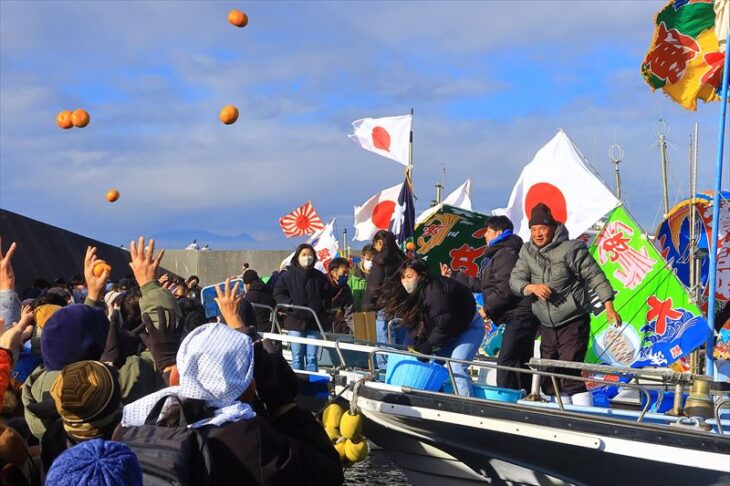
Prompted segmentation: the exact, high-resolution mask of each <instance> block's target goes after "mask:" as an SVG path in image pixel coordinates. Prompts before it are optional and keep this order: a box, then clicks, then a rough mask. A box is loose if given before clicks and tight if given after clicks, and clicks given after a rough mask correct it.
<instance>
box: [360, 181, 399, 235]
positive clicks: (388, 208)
mask: <svg viewBox="0 0 730 486" xmlns="http://www.w3.org/2000/svg"><path fill="white" fill-rule="evenodd" d="M402 187H403V184H398V185H396V186H393V187H389V188H387V189H383V190H382V191H380V192H379V193H377V194H375V195H374V196H373V197H371V198H370V199H368V200H367V201H365V204H363V205H362V206H355V238H353V239H354V240H355V241H370V240H371V239H372V237H373V236H375V233H377V232H378V231H380V230H387V229H389V228H390V223H391V220H392V219H393V216H394V215H395V214H396V209H398V208H397V207H398V196H400V194H401V189H402ZM403 212H404V211H398V213H399V214H403Z"/></svg>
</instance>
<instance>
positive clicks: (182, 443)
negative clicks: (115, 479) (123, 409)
mask: <svg viewBox="0 0 730 486" xmlns="http://www.w3.org/2000/svg"><path fill="white" fill-rule="evenodd" d="M168 398H170V399H172V400H173V401H176V402H177V403H178V406H179V414H178V426H177V427H165V426H161V425H157V424H156V421H157V418H158V417H159V415H160V412H161V411H162V408H163V406H164V404H165V402H166V400H167V399H168ZM187 425H188V420H187V418H186V417H185V413H184V411H183V407H182V402H181V400H180V398H179V397H178V396H177V395H168V396H165V397H162V399H160V400H159V401H158V402H157V403H156V404H155V406H154V407H152V410H151V411H150V413H149V415H148V416H147V419H146V420H145V423H144V425H139V426H132V427H119V428H118V429H117V430H116V431H115V432H114V437H113V438H112V439H113V440H116V441H119V442H123V443H124V444H126V445H127V446H128V447H129V448H130V449H132V451H134V453H135V454H136V455H137V459H139V464H140V466H141V468H142V477H143V482H144V485H145V486H186V485H194V486H198V485H200V486H212V485H214V484H216V480H215V471H214V464H213V458H212V455H211V453H210V450H209V448H208V446H207V444H206V441H205V435H204V433H203V432H201V431H200V430H198V429H189V428H187Z"/></svg>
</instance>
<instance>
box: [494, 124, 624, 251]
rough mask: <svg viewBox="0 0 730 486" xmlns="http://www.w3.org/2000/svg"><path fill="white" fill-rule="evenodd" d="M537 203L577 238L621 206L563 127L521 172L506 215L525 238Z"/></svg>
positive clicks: (498, 212)
mask: <svg viewBox="0 0 730 486" xmlns="http://www.w3.org/2000/svg"><path fill="white" fill-rule="evenodd" d="M537 203H543V204H545V205H547V206H548V207H549V208H550V210H551V212H552V214H553V217H554V218H555V219H556V220H557V221H560V222H561V223H563V224H565V226H566V228H568V234H569V235H570V237H571V238H577V237H578V236H580V235H581V234H583V232H585V231H586V230H587V229H589V228H590V227H591V226H593V224H594V223H596V222H597V221H598V220H599V219H601V218H602V217H603V216H605V215H606V214H608V212H609V211H611V210H612V209H613V208H615V207H616V206H617V205H618V199H616V196H614V194H613V193H612V192H611V191H610V190H609V189H608V187H606V185H605V184H604V183H603V181H601V180H600V179H599V178H598V177H596V175H595V174H593V172H591V170H590V169H588V167H586V165H585V164H584V163H583V157H582V156H581V155H580V153H579V152H578V150H577V149H576V147H575V145H573V142H571V140H570V138H568V135H566V134H565V132H564V131H562V130H560V131H559V132H558V134H557V135H555V137H553V139H552V140H550V141H549V142H548V143H547V144H546V145H545V146H544V147H543V148H541V149H540V150H539V151H538V152H537V154H535V158H534V159H532V162H530V163H529V164H527V165H526V166H525V168H524V169H522V173H521V174H520V177H519V179H517V183H516V184H515V187H514V189H512V195H511V196H510V198H509V203H508V207H507V208H506V209H496V210H494V211H493V214H503V215H506V216H508V217H509V218H510V219H511V220H512V224H514V226H515V229H514V232H515V233H517V234H519V235H520V237H522V239H523V240H525V241H527V240H528V239H529V238H530V228H529V224H528V223H529V219H530V212H531V211H532V208H534V207H535V205H536V204H537Z"/></svg>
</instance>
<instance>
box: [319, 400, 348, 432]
mask: <svg viewBox="0 0 730 486" xmlns="http://www.w3.org/2000/svg"><path fill="white" fill-rule="evenodd" d="M344 412H345V410H344V409H343V408H342V406H340V404H339V403H335V402H332V403H330V404H329V405H327V407H326V408H325V409H324V412H322V425H324V427H325V429H327V428H332V429H336V428H337V427H339V426H340V420H342V414H343V413H344Z"/></svg>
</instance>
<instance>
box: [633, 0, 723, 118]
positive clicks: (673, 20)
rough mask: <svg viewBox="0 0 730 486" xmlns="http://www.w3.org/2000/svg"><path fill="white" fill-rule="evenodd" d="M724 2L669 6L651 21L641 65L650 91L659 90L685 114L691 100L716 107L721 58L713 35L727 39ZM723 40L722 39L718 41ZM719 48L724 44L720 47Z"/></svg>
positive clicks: (682, 1) (675, 1)
mask: <svg viewBox="0 0 730 486" xmlns="http://www.w3.org/2000/svg"><path fill="white" fill-rule="evenodd" d="M727 3H728V0H716V1H715V2H713V1H712V0H705V1H687V0H671V1H670V2H669V3H668V4H667V5H666V7H664V9H663V10H662V11H661V12H659V13H658V14H657V16H656V20H655V24H656V28H655V30H654V36H653V38H652V41H651V46H650V47H649V52H648V53H647V54H646V58H645V59H644V62H643V63H642V64H641V72H642V74H643V76H644V80H645V81H646V82H647V83H648V84H649V86H650V87H651V89H652V90H656V89H661V90H663V91H664V93H665V94H666V95H667V96H669V97H670V98H672V99H673V100H674V101H676V102H677V103H679V104H680V105H682V106H683V107H684V108H686V109H688V110H693V111H694V110H696V109H697V100H698V99H699V100H703V101H716V100H718V99H719V96H718V94H719V89H720V84H721V80H722V70H723V64H724V63H725V55H724V54H723V52H722V50H721V49H720V43H719V42H718V37H717V36H718V34H720V35H722V32H724V33H725V35H727V27H726V26H722V25H717V24H716V19H717V21H719V22H720V23H723V22H725V23H726V22H727V19H728V13H727ZM723 40H724V39H723ZM723 44H724V42H723Z"/></svg>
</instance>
